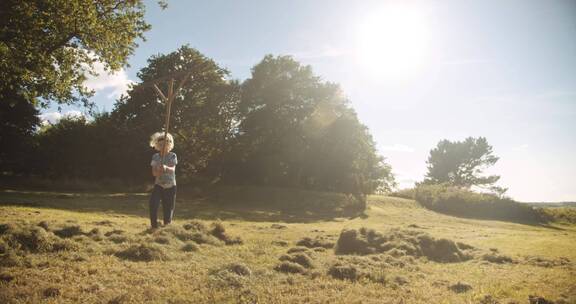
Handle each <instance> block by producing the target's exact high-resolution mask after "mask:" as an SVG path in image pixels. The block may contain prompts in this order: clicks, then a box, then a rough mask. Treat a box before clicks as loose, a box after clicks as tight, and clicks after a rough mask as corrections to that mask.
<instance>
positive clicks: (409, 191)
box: [388, 188, 415, 199]
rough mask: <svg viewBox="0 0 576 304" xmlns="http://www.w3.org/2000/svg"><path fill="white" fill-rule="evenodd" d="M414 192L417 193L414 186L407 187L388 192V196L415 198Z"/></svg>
mask: <svg viewBox="0 0 576 304" xmlns="http://www.w3.org/2000/svg"><path fill="white" fill-rule="evenodd" d="M414 194H415V189H414V188H406V189H402V190H398V191H394V192H392V193H390V194H388V196H392V197H399V198H405V199H414Z"/></svg>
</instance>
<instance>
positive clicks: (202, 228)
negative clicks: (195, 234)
mask: <svg viewBox="0 0 576 304" xmlns="http://www.w3.org/2000/svg"><path fill="white" fill-rule="evenodd" d="M182 227H184V229H186V230H194V231H199V232H208V228H206V225H204V224H203V223H202V222H199V221H190V222H188V223H186V224H184V225H182Z"/></svg>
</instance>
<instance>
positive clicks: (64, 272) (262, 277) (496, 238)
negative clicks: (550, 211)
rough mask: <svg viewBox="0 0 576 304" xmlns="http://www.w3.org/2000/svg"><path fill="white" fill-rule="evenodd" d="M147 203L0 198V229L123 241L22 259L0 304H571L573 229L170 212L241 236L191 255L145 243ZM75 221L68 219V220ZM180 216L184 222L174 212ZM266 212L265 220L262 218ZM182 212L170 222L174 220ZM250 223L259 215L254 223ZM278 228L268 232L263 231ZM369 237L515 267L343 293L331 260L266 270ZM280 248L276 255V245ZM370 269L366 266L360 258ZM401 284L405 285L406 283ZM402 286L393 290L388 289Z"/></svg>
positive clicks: (413, 272) (429, 215) (118, 198)
mask: <svg viewBox="0 0 576 304" xmlns="http://www.w3.org/2000/svg"><path fill="white" fill-rule="evenodd" d="M146 200H147V196H146V195H134V194H130V195H124V196H123V195H110V194H84V195H70V196H63V195H61V194H55V193H15V192H11V193H6V192H2V193H1V194H0V205H1V206H0V223H11V224H18V225H33V226H35V225H36V224H38V223H39V222H41V221H46V222H47V223H48V225H49V226H51V227H54V228H53V229H56V228H59V227H67V226H71V225H78V226H80V227H81V229H82V231H84V232H88V231H91V230H92V229H94V228H98V229H100V230H101V232H102V234H105V233H106V232H109V231H112V230H115V229H117V230H122V231H124V232H123V235H126V236H127V237H128V240H127V241H126V242H123V243H114V242H112V241H110V238H109V237H105V236H104V240H102V241H93V240H91V239H87V238H84V237H78V240H76V239H74V241H75V242H78V243H80V244H83V245H82V248H81V249H79V250H78V251H63V252H47V253H28V254H25V255H24V256H23V264H22V265H21V266H16V267H3V269H2V270H1V272H2V274H5V275H9V276H12V277H13V279H12V280H10V281H8V282H0V295H2V296H3V298H2V299H3V300H4V299H6V300H7V301H8V302H14V303H36V302H40V301H44V300H45V298H46V297H47V296H46V295H45V293H46V290H47V289H48V288H56V289H57V290H58V292H59V294H58V295H56V296H53V297H50V296H48V300H52V301H56V302H58V303H101V302H108V301H110V302H111V303H141V302H153V303H167V302H171V303H295V302H297V303H301V302H309V303H360V302H361V303H387V302H391V303H399V302H404V303H479V302H480V301H482V299H484V298H485V297H486V296H491V297H493V298H495V299H498V300H499V301H500V303H508V301H511V300H515V301H517V302H519V303H527V302H528V296H529V295H539V296H543V297H545V298H547V299H551V300H558V299H565V300H566V301H568V302H567V303H570V301H575V300H576V290H575V289H574V286H575V284H574V283H575V279H574V278H575V277H576V269H575V268H574V261H576V250H575V249H576V242H575V241H576V227H575V226H570V225H555V226H553V227H552V228H551V227H542V226H531V225H522V224H516V223H509V222H503V221H483V220H471V219H462V218H457V217H452V216H446V215H442V214H438V213H435V212H432V211H429V210H427V209H424V208H422V207H420V206H419V205H418V204H417V203H415V202H414V201H411V200H406V199H399V198H389V197H384V196H373V197H371V198H370V200H369V209H368V211H367V217H356V218H341V217H334V218H332V219H328V220H327V219H326V218H322V217H321V218H318V219H316V220H313V219H311V218H310V217H307V218H306V219H305V221H297V219H295V218H294V217H289V219H291V220H292V222H289V223H287V222H278V221H271V220H269V221H266V220H265V217H264V215H263V214H261V212H262V211H261V209H260V208H245V210H243V212H241V213H240V214H241V215H242V217H243V218H241V217H230V218H225V219H223V220H222V221H219V220H218V218H217V216H210V215H211V214H212V215H215V214H216V215H217V214H223V213H222V211H223V210H228V212H234V210H236V208H239V207H238V206H235V208H232V209H227V208H228V207H226V204H223V203H222V202H221V203H222V204H220V205H218V206H216V205H210V204H209V202H206V201H200V200H190V201H187V200H185V199H183V200H182V201H179V202H178V204H177V207H176V217H177V219H176V221H175V222H174V223H173V226H174V227H177V228H178V229H183V228H181V227H182V225H183V224H185V223H188V222H190V221H191V220H197V221H198V219H195V217H194V212H201V214H202V217H201V218H200V220H199V222H200V223H203V224H204V225H205V226H207V227H210V225H211V224H212V223H213V222H220V223H222V224H223V225H224V227H225V228H226V233H228V234H230V235H231V236H240V237H241V239H242V241H243V244H241V245H231V246H225V245H219V246H214V245H210V244H202V245H198V250H197V251H191V252H185V251H183V250H181V248H182V246H183V245H184V244H185V242H182V241H180V240H179V239H177V238H175V237H173V236H172V235H171V234H166V235H165V237H167V238H168V239H169V240H168V242H169V243H168V244H160V243H155V242H154V241H153V240H154V235H155V234H147V233H146V232H145V231H146V229H147V228H148V219H147V209H146V206H145V205H143V204H144V203H145V202H146ZM76 208H77V209H78V210H75V209H76ZM184 210H187V211H184ZM271 210H272V209H270V212H272V211H271ZM179 212H180V213H179ZM252 212H257V213H258V215H257V216H255V215H252V214H251V213H252ZM274 224H276V225H275V226H273V225H274ZM361 227H367V228H372V229H375V230H376V231H380V232H386V231H387V230H389V229H391V228H402V229H412V230H415V231H421V232H424V233H427V234H430V235H432V236H434V237H438V238H447V239H450V240H454V241H457V242H463V243H466V244H469V245H472V246H474V247H476V248H478V250H481V251H482V252H488V251H489V250H490V248H493V249H494V250H497V251H498V252H499V254H503V255H506V256H510V257H511V258H513V259H515V260H517V261H519V262H518V263H516V264H496V263H490V262H487V261H483V260H482V259H480V258H474V259H472V260H469V261H466V262H460V263H437V262H431V261H429V260H426V259H422V258H419V259H416V261H415V264H414V265H412V266H411V267H410V268H401V267H386V268H382V269H371V271H372V272H374V273H380V274H381V275H382V277H383V278H384V281H383V282H381V283H378V282H375V281H370V280H360V281H357V282H350V281H342V280H338V279H335V278H332V277H331V276H330V275H328V269H329V267H330V266H331V265H332V264H333V263H334V262H335V261H336V260H337V259H338V256H336V255H335V254H334V251H333V250H332V249H328V250H326V251H318V252H314V253H313V255H312V256H313V258H312V261H313V262H314V265H315V267H314V268H313V269H310V274H307V275H301V274H285V273H281V272H277V271H275V270H274V268H275V266H276V265H277V264H278V263H279V257H280V256H282V255H283V254H286V252H287V251H288V249H290V248H293V247H295V245H296V242H298V241H299V240H300V239H302V238H303V237H311V238H314V237H317V236H322V237H325V238H327V239H331V240H333V241H336V240H337V238H338V235H339V234H340V232H341V231H342V229H344V228H356V229H358V228H361ZM282 242H286V244H285V245H283V244H284V243H282ZM141 243H144V244H148V243H149V244H153V245H154V246H158V247H160V248H162V250H163V251H164V252H165V254H166V255H167V257H168V258H167V259H166V260H162V261H156V260H153V261H151V262H133V261H130V260H124V259H121V258H118V257H117V256H115V255H114V252H117V251H119V250H122V249H123V248H127V247H129V246H131V245H132V244H141ZM536 255H537V256H541V257H543V258H546V259H556V258H559V257H566V258H568V259H569V260H570V261H571V263H570V264H569V265H564V266H554V267H542V266H534V265H531V264H529V263H525V262H523V261H524V258H525V257H526V256H536ZM366 258H369V257H366ZM231 264H242V265H245V266H247V267H248V268H249V269H250V271H251V274H250V275H248V276H239V275H235V274H231V273H229V272H227V271H226V267H228V265H231ZM404 281H405V282H404ZM398 282H400V283H398ZM458 282H465V283H466V284H469V285H470V286H471V287H472V289H471V290H470V291H468V292H463V293H455V292H453V291H452V290H450V289H449V286H451V285H453V284H456V283H458Z"/></svg>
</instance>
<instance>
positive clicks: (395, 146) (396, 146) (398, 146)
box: [380, 144, 414, 153]
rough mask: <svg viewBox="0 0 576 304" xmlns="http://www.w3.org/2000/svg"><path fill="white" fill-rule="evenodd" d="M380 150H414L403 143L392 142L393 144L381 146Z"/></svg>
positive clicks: (410, 151) (409, 151)
mask: <svg viewBox="0 0 576 304" xmlns="http://www.w3.org/2000/svg"><path fill="white" fill-rule="evenodd" d="M380 151H396V152H408V153H412V152H414V148H412V147H408V146H406V145H403V144H393V145H389V146H381V147H380Z"/></svg>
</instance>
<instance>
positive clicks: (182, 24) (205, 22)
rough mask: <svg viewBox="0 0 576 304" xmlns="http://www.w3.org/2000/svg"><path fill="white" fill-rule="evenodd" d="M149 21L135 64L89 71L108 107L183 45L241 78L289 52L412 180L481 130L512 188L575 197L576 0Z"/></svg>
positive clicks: (179, 8)
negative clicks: (440, 146)
mask: <svg viewBox="0 0 576 304" xmlns="http://www.w3.org/2000/svg"><path fill="white" fill-rule="evenodd" d="M147 21H148V22H149V23H150V24H151V25H152V30H151V31H150V32H148V33H146V37H147V41H146V42H141V43H140V47H139V48H138V49H137V50H136V53H135V55H134V56H132V57H131V58H130V60H129V62H130V67H127V68H126V69H124V70H123V71H120V72H119V73H117V74H116V75H114V76H106V75H103V76H101V77H99V78H98V79H92V80H90V82H89V83H88V85H89V86H90V87H92V88H94V89H96V91H97V93H96V95H95V96H94V99H93V100H94V101H95V102H96V103H97V105H98V106H99V107H100V108H101V109H105V110H111V109H112V106H113V104H114V100H115V98H116V97H117V96H118V94H120V93H121V92H122V91H123V90H124V88H125V86H126V84H127V83H128V82H129V81H138V79H137V77H136V73H137V71H138V70H139V69H140V68H142V67H144V66H145V65H146V60H147V58H149V57H150V56H151V55H154V54H158V53H168V52H172V51H174V50H176V49H177V48H178V47H180V46H181V45H183V44H189V45H190V46H192V47H194V48H197V49H198V50H199V51H201V52H202V53H203V54H205V55H206V56H208V57H210V58H212V59H214V60H215V61H216V62H217V63H219V64H220V65H221V66H223V67H226V68H228V69H229V70H230V71H231V73H232V76H233V77H234V78H238V79H245V78H247V77H249V75H250V68H251V67H252V66H254V65H255V64H256V63H258V62H259V61H260V60H261V59H262V58H263V57H264V55H266V54H274V55H293V56H294V57H295V58H296V59H297V60H299V61H300V62H302V63H304V64H309V65H311V66H312V67H313V69H314V71H315V73H316V74H318V75H320V76H322V78H323V79H324V80H327V81H332V82H337V83H339V84H340V85H341V86H342V89H343V91H344V93H345V94H346V95H347V96H348V97H349V98H350V100H351V103H352V106H353V107H354V108H355V109H356V111H357V112H358V114H359V116H360V119H361V120H362V122H363V123H364V124H366V125H367V126H368V127H369V128H370V131H371V133H372V134H373V136H374V139H375V141H376V143H377V145H378V148H379V151H380V152H381V154H382V155H383V156H385V157H386V158H387V161H388V162H389V163H390V164H391V165H392V167H393V170H394V173H395V174H396V176H397V180H398V181H399V183H400V185H401V186H402V187H407V186H410V185H412V184H413V182H414V181H419V180H422V179H423V176H424V174H425V172H426V163H425V162H426V158H427V156H428V153H429V151H430V149H432V148H433V147H434V146H435V145H436V144H437V143H438V141H440V140H442V139H449V140H462V139H464V138H465V137H467V136H484V137H486V138H487V139H488V142H489V143H490V144H491V145H492V146H493V147H494V151H495V154H496V155H497V156H499V157H500V160H499V162H498V163H497V165H496V166H494V167H493V168H490V169H489V172H490V173H494V174H499V175H501V176H502V179H501V181H500V185H501V186H505V187H509V188H510V190H509V192H508V194H509V195H510V196H512V197H513V198H515V199H518V200H522V201H576V162H575V157H574V155H575V151H576V136H575V135H574V134H575V131H576V1H569V0H566V1H555V0H548V1H539V0H523V1H519V0H517V1H513V0H505V1H496V0H494V1H456V0H452V1H450V0H446V1H355V2H353V1H335V0H331V1H321V0H315V1H311V0H307V1H306V0H291V1H263V0H262V1H182V0H180V1H177V0H172V1H169V7H168V9H166V10H164V11H162V10H160V9H159V7H158V6H157V5H156V4H155V1H150V2H149V3H148V5H147ZM77 110H80V111H81V109H75V108H73V107H64V108H63V109H62V113H67V112H71V111H72V113H74V112H73V111H77ZM54 111H55V108H54V107H53V108H50V109H46V110H44V112H45V113H46V114H45V116H46V117H55V116H58V115H57V114H53V113H51V112H54Z"/></svg>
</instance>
